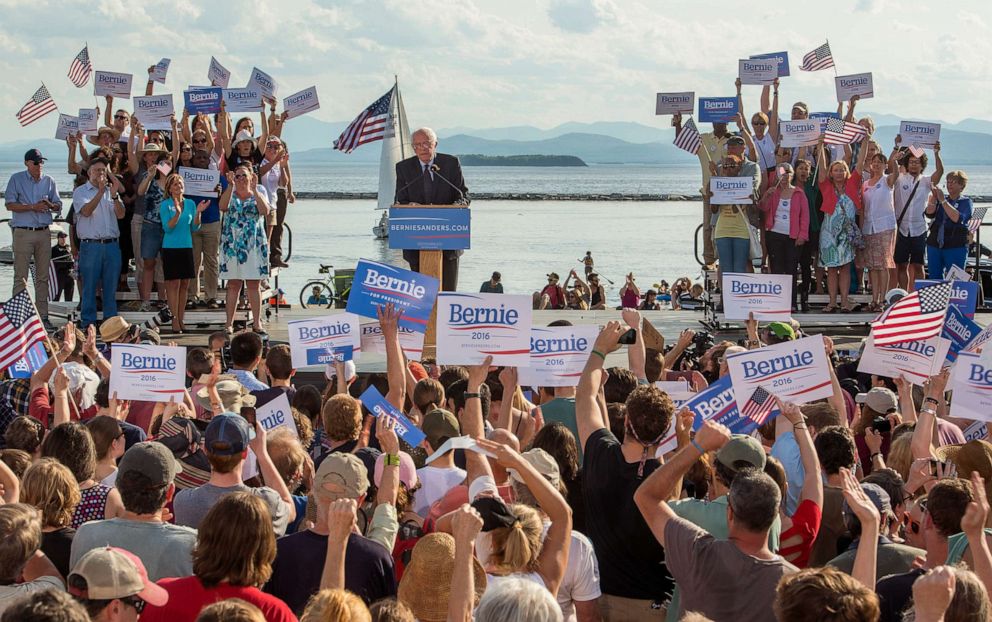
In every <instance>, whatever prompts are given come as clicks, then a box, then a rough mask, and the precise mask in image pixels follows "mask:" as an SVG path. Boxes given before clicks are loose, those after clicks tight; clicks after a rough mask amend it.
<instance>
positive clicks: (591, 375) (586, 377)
mask: <svg viewBox="0 0 992 622" xmlns="http://www.w3.org/2000/svg"><path fill="white" fill-rule="evenodd" d="M624 332H625V330H624V328H623V326H621V324H620V322H616V321H610V322H607V323H606V326H605V327H604V328H603V330H602V331H601V332H600V333H599V336H598V337H596V343H594V344H593V346H592V352H591V353H590V354H589V359H588V360H587V361H586V366H585V369H583V370H582V376H581V377H580V378H579V386H578V387H576V390H575V421H576V426H577V427H578V430H579V438H578V439H577V440H578V441H579V446H580V447H582V449H583V450H585V447H586V441H588V440H589V437H590V436H591V435H592V433H593V432H595V431H596V430H600V429H602V428H607V429H608V427H609V426H608V422H609V417H608V416H607V414H606V413H605V412H603V411H602V409H601V407H600V405H599V402H598V400H597V396H598V393H599V387H600V386H601V385H602V383H603V376H604V374H605V373H606V370H604V369H603V363H604V362H606V355H607V354H609V353H610V352H613V351H615V350H617V349H618V348H619V347H620V346H619V344H618V343H617V342H618V340H619V339H620V335H622V334H623V333H624Z"/></svg>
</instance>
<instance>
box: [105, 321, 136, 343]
mask: <svg viewBox="0 0 992 622" xmlns="http://www.w3.org/2000/svg"><path fill="white" fill-rule="evenodd" d="M129 330H131V324H130V322H128V321H127V320H125V319H124V318H123V317H121V316H119V315H115V316H114V317H112V318H107V319H106V320H104V321H103V324H100V339H103V342H104V343H112V342H114V341H117V340H118V339H120V338H121V337H123V336H124V335H126V334H127V332H128V331H129Z"/></svg>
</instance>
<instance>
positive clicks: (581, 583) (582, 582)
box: [544, 521, 603, 622]
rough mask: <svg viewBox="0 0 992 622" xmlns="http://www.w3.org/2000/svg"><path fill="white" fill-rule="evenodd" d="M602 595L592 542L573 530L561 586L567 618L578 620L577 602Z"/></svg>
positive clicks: (561, 603)
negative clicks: (576, 613) (576, 614)
mask: <svg viewBox="0 0 992 622" xmlns="http://www.w3.org/2000/svg"><path fill="white" fill-rule="evenodd" d="M550 526H551V523H550V522H548V521H545V523H544V537H547V535H548V527H550ZM602 595H603V592H602V591H601V590H600V588H599V562H598V561H597V559H596V552H595V551H594V550H593V548H592V542H590V541H589V538H587V537H585V536H584V535H583V534H582V533H580V532H578V531H574V530H573V531H572V542H571V544H570V545H569V547H568V565H567V566H565V574H564V576H562V578H561V585H559V586H558V595H557V596H556V597H555V598H556V599H557V600H558V606H560V607H561V613H562V616H563V618H564V622H575V620H576V616H575V603H576V602H586V601H589V600H596V599H597V598H599V597H600V596H602Z"/></svg>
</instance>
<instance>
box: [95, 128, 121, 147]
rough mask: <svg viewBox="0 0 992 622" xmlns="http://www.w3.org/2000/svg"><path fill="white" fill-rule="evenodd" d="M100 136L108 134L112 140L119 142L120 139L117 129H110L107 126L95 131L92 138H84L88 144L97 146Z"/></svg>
mask: <svg viewBox="0 0 992 622" xmlns="http://www.w3.org/2000/svg"><path fill="white" fill-rule="evenodd" d="M101 134H110V135H111V136H113V137H114V140H120V137H121V133H120V132H119V131H118V130H117V129H115V128H112V127H110V126H107V125H104V126H103V127H101V128H100V129H98V130H97V131H96V135H94V136H87V137H86V140H87V141H89V142H90V144H93V145H98V144H100V135H101Z"/></svg>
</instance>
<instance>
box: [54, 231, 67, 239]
mask: <svg viewBox="0 0 992 622" xmlns="http://www.w3.org/2000/svg"><path fill="white" fill-rule="evenodd" d="M55 237H58V238H67V237H69V236H68V235H67V234H66V232H65V231H59V232H58V235H56V236H55Z"/></svg>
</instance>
